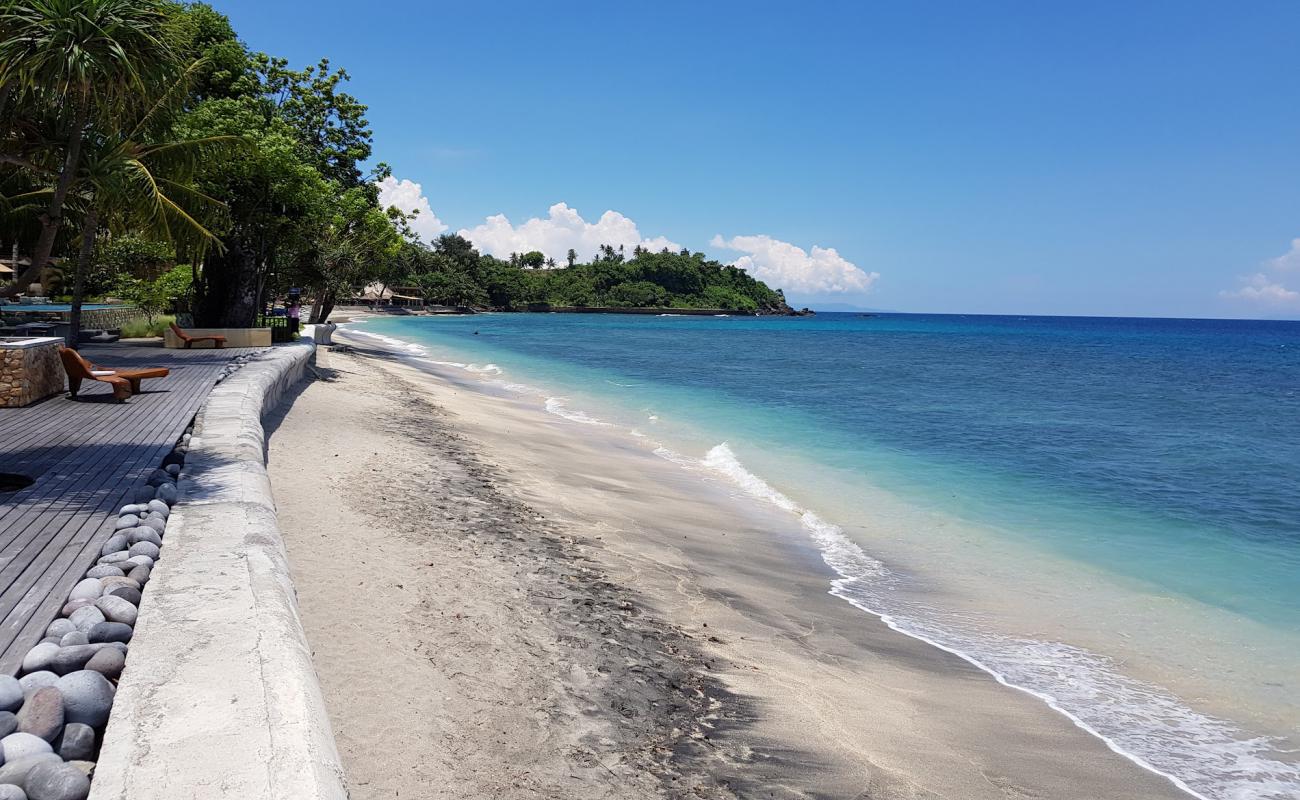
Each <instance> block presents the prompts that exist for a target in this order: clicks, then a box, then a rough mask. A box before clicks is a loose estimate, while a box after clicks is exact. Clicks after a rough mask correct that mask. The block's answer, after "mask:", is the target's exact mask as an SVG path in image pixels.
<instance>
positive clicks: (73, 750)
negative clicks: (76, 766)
mask: <svg viewBox="0 0 1300 800" xmlns="http://www.w3.org/2000/svg"><path fill="white" fill-rule="evenodd" d="M56 752H58V754H59V756H60V757H62V758H63V760H64V761H89V760H90V757H91V756H93V755H94V754H95V729H94V728H92V727H90V726H89V725H83V724H81V723H80V722H69V723H68V724H67V725H64V726H63V736H61V737H59V746H58V747H57V748H56Z"/></svg>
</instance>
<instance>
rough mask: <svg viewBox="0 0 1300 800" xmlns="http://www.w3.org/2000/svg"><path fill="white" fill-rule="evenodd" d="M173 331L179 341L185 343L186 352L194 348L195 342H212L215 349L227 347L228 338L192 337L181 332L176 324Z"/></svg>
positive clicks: (172, 325)
mask: <svg viewBox="0 0 1300 800" xmlns="http://www.w3.org/2000/svg"><path fill="white" fill-rule="evenodd" d="M171 329H172V333H174V334H176V338H177V339H180V340H181V341H182V342H185V349H186V350H189V349H190V348H191V347H193V346H194V343H195V342H212V345H213V347H216V348H217V349H221V348H223V347H225V346H226V337H224V336H190V335H189V334H188V333H186V332H185V331H183V330H181V326H179V325H177V324H176V323H175V322H173V323H171Z"/></svg>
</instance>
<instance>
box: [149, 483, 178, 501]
mask: <svg viewBox="0 0 1300 800" xmlns="http://www.w3.org/2000/svg"><path fill="white" fill-rule="evenodd" d="M155 496H156V497H157V498H158V499H159V500H161V501H163V502H164V503H166V504H167V505H169V506H174V505H176V498H177V497H179V495H178V494H177V493H176V484H174V483H164V484H163V485H162V486H159V487H158V492H157V494H156V495H155Z"/></svg>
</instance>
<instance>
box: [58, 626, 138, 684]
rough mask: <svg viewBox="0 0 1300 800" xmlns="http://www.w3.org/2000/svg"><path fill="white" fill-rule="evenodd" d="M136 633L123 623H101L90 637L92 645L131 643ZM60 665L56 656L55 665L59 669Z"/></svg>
mask: <svg viewBox="0 0 1300 800" xmlns="http://www.w3.org/2000/svg"><path fill="white" fill-rule="evenodd" d="M134 633H135V631H134V630H132V629H131V626H130V625H126V624H124V623H121V622H101V623H99V624H98V625H96V626H95V627H93V628H91V629H90V634H89V636H90V642H91V644H101V643H108V642H129V641H131V636H132V634H134ZM92 655H93V654H92ZM89 660H90V657H89V656H87V657H86V661H89ZM85 663H86V662H85V661H83V662H81V666H84V665H85ZM58 664H59V658H58V656H55V657H54V665H55V666H56V667H57V666H58ZM55 672H58V670H57V669H56V670H55Z"/></svg>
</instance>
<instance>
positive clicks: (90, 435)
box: [0, 345, 256, 675]
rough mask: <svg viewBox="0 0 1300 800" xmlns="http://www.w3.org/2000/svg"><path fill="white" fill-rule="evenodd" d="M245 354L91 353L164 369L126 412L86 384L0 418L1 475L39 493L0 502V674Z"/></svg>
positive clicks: (36, 633) (15, 662) (113, 362)
mask: <svg viewBox="0 0 1300 800" xmlns="http://www.w3.org/2000/svg"><path fill="white" fill-rule="evenodd" d="M249 352H256V350H248V349H234V348H232V349H226V350H210V349H203V350H163V349H161V348H155V347H133V346H125V345H99V346H91V345H84V346H83V349H82V353H83V354H84V355H85V356H86V357H87V358H88V359H90V360H91V361H94V362H96V363H98V364H101V365H103V366H106V367H110V368H111V367H121V368H126V367H132V366H134V367H144V366H154V367H167V368H168V369H170V370H171V374H170V375H169V376H168V377H166V378H160V379H156V380H146V381H145V382H144V386H143V391H142V392H141V393H140V394H138V395H135V396H133V397H132V398H131V399H130V400H129V401H127V402H126V403H125V404H118V403H115V402H113V400H112V394H111V390H110V388H109V386H108V385H107V384H103V383H98V382H94V383H92V382H89V381H88V382H86V383H85V384H83V385H82V390H81V393H80V395H79V397H78V399H77V400H71V399H69V398H68V397H67V396H66V394H64V395H59V396H56V397H53V398H50V399H49V400H46V401H44V402H40V403H37V404H35V405H32V406H28V407H26V408H12V409H11V408H0V472H8V473H19V474H22V475H27V476H29V477H31V478H33V479H35V483H33V484H32V485H31V486H29V487H27V488H26V489H23V490H22V491H19V492H14V493H11V494H0V674H8V675H12V674H15V673H16V672H17V671H18V667H19V665H20V664H21V662H22V657H23V655H25V654H26V652H27V650H28V649H30V648H31V647H32V645H34V644H35V643H36V642H38V641H40V639H41V637H42V636H43V634H44V632H45V628H46V626H47V625H49V623H50V622H51V621H52V620H53V619H54V618H55V617H56V616H58V613H59V609H60V608H62V606H63V601H64V600H65V599H66V598H67V595H68V592H69V591H70V590H71V589H72V587H73V585H75V584H76V582H77V581H78V580H79V579H80V578H81V577H82V576H83V575H84V574H85V571H86V570H87V569H89V568H90V567H91V566H92V565H93V564H94V563H95V561H96V559H97V558H98V556H99V549H100V548H101V547H102V546H103V544H104V542H105V541H106V540H107V539H108V537H109V535H110V534H111V533H112V529H113V522H114V520H115V519H116V512H117V509H118V508H120V507H121V506H123V505H125V504H126V503H129V502H131V495H132V493H133V491H134V489H135V487H137V486H139V485H141V484H143V483H144V481H145V480H147V478H148V476H149V473H150V471H152V470H153V469H154V468H155V467H157V466H158V465H159V463H160V462H161V461H162V459H163V457H164V456H166V455H167V453H168V452H169V451H170V449H171V447H172V445H173V444H175V442H176V440H177V439H178V438H179V437H180V435H181V434H182V433H183V432H184V430H185V427H186V426H187V425H188V424H189V422H190V420H191V419H192V418H193V416H194V414H195V413H196V412H197V411H198V409H199V407H200V406H201V405H202V404H203V401H204V399H205V398H207V396H208V392H209V391H211V389H212V386H213V382H214V381H215V380H216V378H217V374H218V373H219V372H220V371H221V368H222V367H223V366H225V365H226V363H227V362H228V361H229V360H230V359H232V358H234V357H236V356H238V355H241V354H243V353H249Z"/></svg>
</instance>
